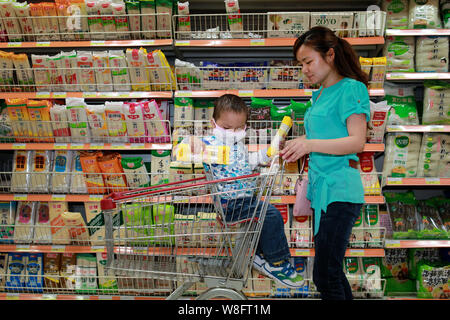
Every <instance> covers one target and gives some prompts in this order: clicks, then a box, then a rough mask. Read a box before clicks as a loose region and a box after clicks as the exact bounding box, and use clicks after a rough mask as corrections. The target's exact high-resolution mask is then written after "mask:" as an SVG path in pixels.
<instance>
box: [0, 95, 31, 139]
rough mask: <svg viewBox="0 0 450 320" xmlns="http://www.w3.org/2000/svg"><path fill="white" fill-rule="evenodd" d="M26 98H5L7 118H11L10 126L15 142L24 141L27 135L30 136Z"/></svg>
mask: <svg viewBox="0 0 450 320" xmlns="http://www.w3.org/2000/svg"><path fill="white" fill-rule="evenodd" d="M27 101H28V100H27V99H22V98H18V99H5V102H6V105H7V110H8V115H9V119H10V120H11V128H12V129H13V133H14V136H15V137H16V141H17V142H26V141H28V140H29V138H27V137H31V136H32V132H31V128H30V122H29V120H30V116H29V114H28V109H27Z"/></svg>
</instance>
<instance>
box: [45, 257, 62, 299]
mask: <svg viewBox="0 0 450 320" xmlns="http://www.w3.org/2000/svg"><path fill="white" fill-rule="evenodd" d="M60 268H61V254H59V253H54V252H46V253H44V287H45V288H46V289H50V290H51V292H55V291H58V289H59V288H60V287H61V281H60V278H59V269H60Z"/></svg>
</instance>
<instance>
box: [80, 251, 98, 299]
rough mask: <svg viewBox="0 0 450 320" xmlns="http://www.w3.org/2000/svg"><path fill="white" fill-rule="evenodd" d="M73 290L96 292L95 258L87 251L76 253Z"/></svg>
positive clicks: (81, 292) (86, 292)
mask: <svg viewBox="0 0 450 320" xmlns="http://www.w3.org/2000/svg"><path fill="white" fill-rule="evenodd" d="M75 275H76V278H75V292H76V293H79V294H96V293H97V290H98V287H97V259H96V258H95V256H93V255H91V254H89V253H81V254H80V253H79V254H77V265H76V267H75Z"/></svg>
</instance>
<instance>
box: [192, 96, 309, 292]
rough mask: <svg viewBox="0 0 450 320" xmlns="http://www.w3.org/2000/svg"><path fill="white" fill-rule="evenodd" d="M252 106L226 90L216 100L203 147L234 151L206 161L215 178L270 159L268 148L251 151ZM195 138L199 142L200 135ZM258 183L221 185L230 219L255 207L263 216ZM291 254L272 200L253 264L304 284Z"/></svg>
mask: <svg viewBox="0 0 450 320" xmlns="http://www.w3.org/2000/svg"><path fill="white" fill-rule="evenodd" d="M248 110H249V109H248V107H247V106H246V104H245V102H244V101H243V100H242V99H241V98H240V97H238V96H236V95H232V94H225V95H223V96H221V97H220V98H218V99H217V100H216V101H215V107H214V113H213V116H212V119H211V124H212V127H213V132H212V135H210V136H207V137H204V138H202V139H201V144H202V145H203V148H204V147H205V146H207V145H212V146H223V145H226V146H229V147H230V149H229V150H230V152H229V161H228V164H208V165H206V164H205V169H206V170H210V172H211V174H212V176H213V178H214V179H224V178H230V177H238V176H244V175H249V174H252V173H253V170H254V169H255V168H256V167H257V166H258V165H261V164H266V163H268V162H269V161H270V159H269V158H268V157H267V149H264V150H259V151H258V152H248V151H247V148H246V146H245V144H244V140H245V139H244V138H245V136H246V123H247V118H248V112H249V111H248ZM193 140H196V141H197V143H198V142H199V140H200V139H198V138H194V139H193ZM197 145H198V144H197ZM197 148H198V147H197ZM256 187H257V186H256V183H255V181H252V180H251V179H245V180H238V181H236V182H232V183H225V184H223V185H221V184H219V185H218V189H219V191H220V192H221V200H222V201H221V202H222V206H223V207H224V214H225V220H226V222H227V223H233V222H236V223H238V222H240V221H245V220H248V219H250V218H252V216H253V214H254V212H255V208H256V209H257V216H259V213H260V211H261V207H262V203H261V201H257V199H256V198H255V197H254V190H255V189H256ZM290 257H291V255H290V251H289V246H288V242H287V239H286V235H285V232H284V222H283V218H282V217H281V213H280V212H279V211H278V210H277V209H276V208H275V207H274V206H272V205H271V204H268V207H267V211H266V216H265V220H264V223H263V226H262V230H261V235H260V238H259V242H258V246H257V249H256V255H255V259H254V262H253V266H254V267H255V268H256V269H257V270H259V271H260V272H262V273H263V274H265V275H267V276H268V277H270V278H272V279H274V280H275V281H277V282H278V283H280V284H281V285H285V286H289V287H294V288H296V287H301V286H302V285H303V283H304V280H303V278H302V276H301V275H300V274H298V273H297V272H296V271H295V269H294V267H293V266H292V264H291V263H290V262H289V259H290Z"/></svg>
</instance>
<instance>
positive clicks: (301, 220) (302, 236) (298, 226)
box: [290, 216, 312, 248]
mask: <svg viewBox="0 0 450 320" xmlns="http://www.w3.org/2000/svg"><path fill="white" fill-rule="evenodd" d="M291 230H292V231H291V238H290V239H291V242H292V243H293V244H294V246H295V247H296V248H309V247H310V246H311V243H312V241H311V239H312V222H311V217H310V216H294V217H293V219H292V229H291Z"/></svg>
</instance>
